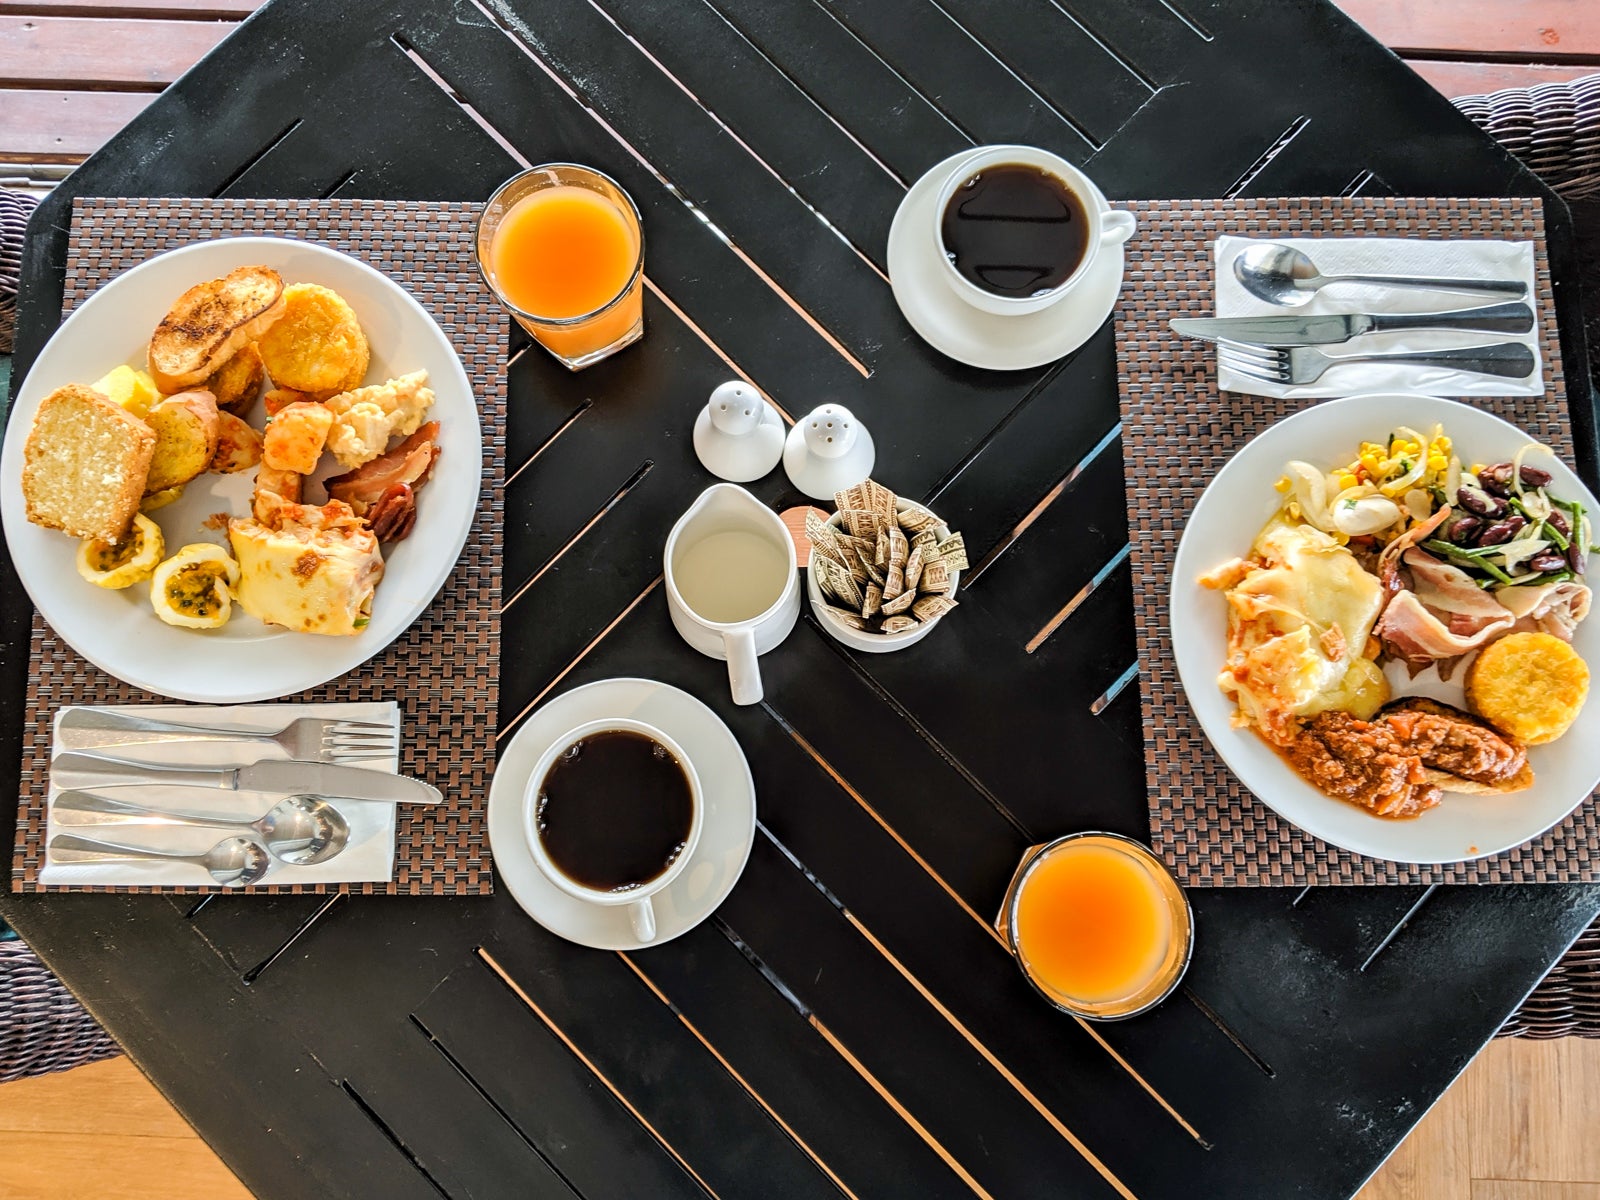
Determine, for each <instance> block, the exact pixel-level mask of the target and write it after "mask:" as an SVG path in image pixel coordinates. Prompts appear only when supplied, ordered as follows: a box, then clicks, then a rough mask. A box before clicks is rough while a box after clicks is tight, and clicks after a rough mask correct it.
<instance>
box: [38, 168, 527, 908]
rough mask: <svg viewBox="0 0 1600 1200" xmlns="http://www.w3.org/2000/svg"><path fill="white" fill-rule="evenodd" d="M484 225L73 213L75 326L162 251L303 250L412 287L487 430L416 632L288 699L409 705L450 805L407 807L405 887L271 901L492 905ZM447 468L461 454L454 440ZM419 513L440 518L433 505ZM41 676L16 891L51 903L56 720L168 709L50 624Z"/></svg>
mask: <svg viewBox="0 0 1600 1200" xmlns="http://www.w3.org/2000/svg"><path fill="white" fill-rule="evenodd" d="M476 221H477V206H476V205H471V204H454V203H451V204H445V203H409V202H406V203H401V202H389V201H367V200H322V201H301V200H283V201H274V200H145V199H138V200H124V199H92V200H82V199H80V200H76V201H74V202H73V217H72V235H71V244H70V247H69V249H68V255H67V274H66V296H65V300H64V305H63V307H64V310H65V311H70V310H71V309H72V308H74V307H75V306H76V305H78V304H80V303H81V302H82V301H84V300H85V299H87V298H88V297H89V295H90V294H92V293H93V292H94V291H95V290H96V289H97V288H99V287H101V286H103V285H104V284H105V283H107V282H108V281H110V280H111V279H112V278H114V277H115V276H117V275H119V274H121V273H122V272H123V271H126V270H127V269H128V268H130V267H133V266H136V265H137V264H139V263H141V262H143V261H145V260H146V259H148V258H150V257H152V256H153V255H156V254H159V253H161V252H162V251H164V250H171V249H174V248H175V247H178V246H184V245H189V244H190V243H193V242H203V241H209V240H211V239H214V238H221V237H246V236H260V235H266V236H274V237H293V238H296V239H298V240H301V241H307V242H316V243H318V244H321V245H324V246H329V247H331V248H333V249H335V250H340V251H343V252H344V253H346V254H349V255H352V256H353V257H355V258H359V259H361V260H362V261H363V262H366V263H368V264H370V265H371V266H373V267H376V268H377V269H378V270H380V271H382V272H383V273H384V274H385V275H387V276H389V278H391V279H393V280H395V281H396V282H397V283H399V284H401V285H402V286H403V287H405V288H406V290H407V291H409V292H410V293H411V294H412V295H413V296H415V297H416V298H417V300H418V301H419V302H420V303H421V304H422V306H423V308H425V309H427V310H428V312H429V314H430V315H431V316H432V317H433V319H434V320H435V321H437V322H438V323H439V326H440V328H442V329H443V330H444V332H445V336H446V337H448V338H449V339H450V343H451V345H452V346H454V347H455V350H456V353H457V354H459V355H460V356H461V361H462V364H463V365H464V366H465V367H466V371H467V376H468V378H469V379H470V380H471V381H472V388H473V393H474V395H475V397H476V400H477V405H478V415H479V418H480V420H481V421H482V424H483V483H482V490H481V492H480V496H479V503H478V512H477V517H476V519H475V521H474V523H473V526H472V530H471V532H470V533H469V534H468V535H467V544H466V547H465V548H464V549H463V550H462V552H461V559H460V561H459V562H458V563H457V564H456V568H455V570H454V571H453V572H452V573H451V575H450V578H449V579H448V580H447V581H446V582H445V585H444V587H443V588H442V589H441V590H440V592H439V594H438V596H436V597H435V598H434V600H433V603H431V604H430V605H429V606H428V607H427V609H426V610H425V611H424V612H423V614H422V615H421V616H420V617H418V618H417V620H416V621H415V622H414V623H413V624H412V626H411V627H410V628H409V629H407V630H406V631H405V632H404V633H403V634H401V635H400V637H399V638H397V639H396V640H395V641H394V642H392V643H391V644H390V645H389V646H388V647H387V648H386V649H385V650H383V651H382V652H381V653H379V654H378V655H376V656H375V657H374V658H372V659H370V660H368V661H367V662H366V663H364V664H363V665H362V666H360V667H358V668H356V669H355V670H353V671H350V672H348V673H347V674H345V675H341V676H340V677H338V678H337V679H334V680H332V681H330V682H329V683H326V684H323V685H322V686H321V687H316V688H312V689H310V690H308V691H305V692H301V693H298V694H297V695H295V696H290V697H284V699H286V700H295V701H300V702H313V701H350V700H395V701H397V702H398V703H399V705H400V709H401V712H402V713H403V714H404V715H403V725H402V744H401V754H400V769H401V770H402V771H404V772H406V773H408V774H412V775H418V776H421V777H422V778H424V779H427V780H428V781H429V782H431V783H433V784H434V785H436V786H437V787H438V788H440V789H441V790H442V791H443V792H444V795H445V801H444V803H443V804H440V805H437V806H433V807H427V808H421V807H412V808H407V809H405V810H404V811H403V812H402V813H401V814H400V822H399V829H398V833H397V845H396V855H395V875H394V879H393V880H392V881H391V882H389V883H387V884H382V883H358V884H346V885H337V884H327V885H303V884H296V885H287V886H261V887H257V888H254V889H252V890H254V891H279V892H333V891H353V892H360V893H364V894H374V893H376V894H383V893H389V894H394V895H481V894H485V893H487V892H489V891H490V890H491V889H492V883H493V876H492V873H491V869H490V859H489V845H488V837H487V833H486V828H485V822H484V816H485V805H486V803H487V799H488V794H489V777H490V775H491V774H492V773H493V771H494V732H495V723H496V719H497V707H498V702H499V688H500V682H499V680H500V676H499V658H500V653H499V651H500V562H501V556H500V531H501V527H502V525H503V521H502V519H501V516H502V511H503V497H502V486H503V484H504V468H503V463H504V458H505V454H504V451H505V418H506V388H505V356H506V345H507V337H506V320H505V317H504V316H503V313H502V310H501V309H500V307H499V305H498V304H497V303H496V302H495V300H494V298H493V297H492V296H491V295H490V294H489V292H488V291H487V289H486V288H485V287H484V284H483V281H482V278H481V276H480V275H479V273H478V268H477V261H476V258H475V254H474V239H475V234H476ZM197 282H198V281H197ZM94 373H97V372H91V374H94ZM444 453H446V454H448V453H450V446H449V443H448V441H446V443H445V445H444ZM421 502H422V503H424V504H426V503H427V491H426V490H424V491H423V493H422V496H421ZM28 666H29V670H28V711H29V712H30V713H31V714H32V721H31V723H30V724H29V725H28V726H27V727H26V728H25V730H24V732H23V747H22V792H21V796H20V799H19V802H18V812H17V838H16V849H15V855H14V857H13V860H12V875H11V887H12V890H13V891H36V890H39V889H38V885H37V878H38V871H39V867H40V865H41V858H42V855H43V853H44V846H43V838H44V828H45V815H44V800H45V791H46V781H47V779H48V776H49V764H50V722H51V717H52V714H54V712H55V711H56V710H57V709H58V708H60V707H61V706H62V705H66V704H142V703H156V702H163V701H162V698H161V697H158V696H155V695H153V694H151V693H149V692H146V691H144V690H142V689H140V688H136V687H132V686H130V685H128V684H125V683H123V682H121V681H120V680H117V679H113V678H112V677H111V676H109V675H107V674H105V673H104V672H103V671H101V670H100V669H99V668H97V667H94V666H91V665H90V664H89V663H88V662H86V661H85V660H84V659H83V658H81V657H79V655H78V654H77V653H76V652H75V651H74V650H72V648H71V647H69V646H68V645H67V644H66V643H65V642H63V641H61V640H60V639H59V638H58V637H56V635H55V633H54V631H53V630H51V628H50V627H49V626H48V625H47V624H45V622H44V621H43V619H42V618H40V616H39V615H38V613H37V612H35V613H34V618H33V640H32V644H31V647H30V651H29V660H28ZM52 890H61V889H52ZM72 890H83V891H116V892H148V891H157V890H160V891H169V890H180V889H169V888H161V889H156V888H147V887H114V888H82V889H72ZM181 890H190V889H181ZM194 890H203V889H194Z"/></svg>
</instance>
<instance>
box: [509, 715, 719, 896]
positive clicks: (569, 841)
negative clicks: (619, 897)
mask: <svg viewBox="0 0 1600 1200" xmlns="http://www.w3.org/2000/svg"><path fill="white" fill-rule="evenodd" d="M693 822H694V793H693V791H692V790H691V789H690V786H689V777H688V775H687V774H685V773H684V769H683V767H682V765H680V764H679V762H678V760H677V759H676V758H674V757H673V755H672V752H671V751H670V750H668V749H667V748H666V747H665V746H663V745H661V743H660V742H657V741H656V740H655V739H654V738H651V737H647V736H645V735H644V734H642V733H635V732H633V731H632V730H626V729H608V730H602V731H601V732H599V733H591V734H589V735H587V736H586V737H584V738H583V739H582V740H580V741H578V742H575V743H573V744H572V745H571V746H569V747H568V748H567V750H566V751H565V753H563V754H562V755H561V756H560V757H559V758H557V759H556V760H555V762H554V763H553V764H552V765H551V767H550V769H549V771H547V772H546V773H545V777H544V782H543V784H542V785H541V787H540V789H539V798H538V808H537V811H536V815H535V824H536V827H537V829H538V831H539V841H540V843H541V844H542V845H543V846H544V850H545V853H546V854H548V855H549V856H550V861H551V862H553V863H554V864H555V866H556V869H557V870H559V871H560V872H561V873H562V874H563V875H565V876H566V877H567V878H569V879H571V880H572V881H573V882H574V883H576V884H578V885H580V886H582V887H586V888H591V889H593V890H595V891H600V892H620V891H627V890H630V889H632V888H636V887H640V886H642V885H643V884H647V883H649V882H650V881H651V880H652V879H655V878H656V877H657V876H659V875H660V874H661V873H662V872H663V871H665V870H666V869H667V868H668V867H670V866H671V865H672V864H673V863H674V862H676V861H677V859H678V856H679V855H680V854H682V853H683V847H684V844H685V843H686V842H687V841H688V840H689V830H690V828H691V826H692V825H693Z"/></svg>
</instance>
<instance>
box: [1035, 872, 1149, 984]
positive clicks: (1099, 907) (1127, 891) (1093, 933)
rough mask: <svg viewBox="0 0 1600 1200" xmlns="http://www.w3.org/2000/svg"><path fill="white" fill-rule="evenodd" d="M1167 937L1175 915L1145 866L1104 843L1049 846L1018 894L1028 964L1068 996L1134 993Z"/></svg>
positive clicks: (1042, 980) (1146, 978)
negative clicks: (1049, 848) (1051, 847)
mask: <svg viewBox="0 0 1600 1200" xmlns="http://www.w3.org/2000/svg"><path fill="white" fill-rule="evenodd" d="M1171 937H1172V914H1171V912H1170V910H1169V909H1168V907H1167V902H1166V898H1165V897H1164V896H1163V895H1162V893H1161V891H1160V890H1159V888H1158V886H1157V884H1156V881H1155V879H1154V878H1152V877H1151V875H1150V872H1149V871H1147V870H1146V869H1145V868H1144V866H1143V865H1141V864H1140V863H1139V861H1138V860H1136V859H1134V858H1132V857H1131V856H1130V855H1128V854H1125V853H1123V852H1122V851H1120V850H1117V849H1114V848H1112V847H1110V846H1106V845H1104V844H1102V845H1095V844H1094V843H1093V842H1089V841H1082V842H1068V843H1066V844H1065V845H1063V846H1060V847H1058V848H1057V849H1055V850H1053V851H1051V852H1050V853H1048V854H1047V855H1046V856H1045V858H1044V860H1043V861H1042V862H1040V863H1038V864H1037V865H1036V866H1034V868H1033V870H1032V871H1031V872H1030V873H1029V875H1028V877H1027V878H1026V880H1024V882H1023V885H1022V894H1021V896H1020V897H1019V898H1018V901H1017V928H1016V939H1017V945H1018V947H1019V949H1020V950H1021V952H1022V957H1023V959H1024V960H1025V961H1026V964H1027V967H1028V969H1029V971H1030V972H1031V973H1032V975H1033V976H1034V978H1035V979H1036V980H1037V981H1038V982H1039V983H1040V984H1041V985H1042V986H1043V987H1044V988H1046V989H1047V990H1049V991H1053V992H1056V993H1057V994H1059V995H1061V996H1063V997H1065V998H1067V999H1071V1000H1077V1001H1081V1002H1085V1003H1095V1002H1097V1001H1107V1000H1117V999H1121V998H1123V997H1125V996H1129V995H1131V994H1133V993H1134V992H1135V991H1137V990H1138V989H1139V988H1140V987H1142V986H1144V985H1145V984H1146V983H1148V982H1149V981H1150V979H1151V978H1152V977H1153V976H1154V975H1155V974H1156V972H1157V971H1159V970H1160V969H1161V965H1162V961H1163V959H1164V958H1165V957H1166V953H1167V947H1168V944H1169V942H1170V940H1171Z"/></svg>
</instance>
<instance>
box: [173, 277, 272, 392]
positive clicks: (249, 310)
mask: <svg viewBox="0 0 1600 1200" xmlns="http://www.w3.org/2000/svg"><path fill="white" fill-rule="evenodd" d="M283 311H284V287H283V278H282V277H281V276H280V275H279V274H278V273H277V272H276V271H274V270H272V269H271V268H269V267H239V268H237V269H236V270H232V271H229V272H228V273H227V274H226V275H224V276H223V277H222V278H221V279H211V280H207V281H206V282H205V283H198V284H196V285H195V286H194V287H192V288H190V289H189V290H188V291H187V292H185V293H184V294H183V295H181V296H179V297H178V301H177V303H176V304H174V305H173V306H172V309H171V310H170V311H169V312H168V313H167V315H166V316H165V317H163V318H162V319H161V324H159V325H157V326H156V331H155V333H154V334H153V335H152V336H151V338H150V349H149V353H148V358H149V362H150V374H151V376H152V377H153V378H154V380H155V384H156V387H157V388H159V389H160V390H161V391H162V392H165V393H168V394H172V393H176V392H181V391H183V390H184V389H185V388H191V387H195V386H197V385H198V384H200V383H202V382H204V381H205V380H206V379H208V378H210V376H211V375H212V374H214V373H215V372H216V371H217V370H218V369H219V368H220V367H221V366H222V365H223V364H224V363H225V362H227V361H228V360H229V359H230V358H232V357H234V355H236V354H238V353H239V351H240V350H242V349H244V347H245V346H247V345H249V344H250V343H251V342H253V341H255V340H256V339H258V338H259V337H260V336H261V335H262V334H263V333H265V332H266V331H267V330H268V329H270V328H271V327H272V326H273V324H275V323H276V322H277V320H278V318H279V317H280V316H281V315H282V313H283Z"/></svg>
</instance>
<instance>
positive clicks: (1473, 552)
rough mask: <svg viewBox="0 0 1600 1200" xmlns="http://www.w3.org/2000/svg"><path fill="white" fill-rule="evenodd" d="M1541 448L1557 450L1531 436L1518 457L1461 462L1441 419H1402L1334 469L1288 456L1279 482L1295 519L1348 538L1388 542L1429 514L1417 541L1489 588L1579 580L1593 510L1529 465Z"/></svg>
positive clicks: (1286, 509) (1373, 544)
mask: <svg viewBox="0 0 1600 1200" xmlns="http://www.w3.org/2000/svg"><path fill="white" fill-rule="evenodd" d="M1535 451H1538V452H1543V453H1546V454H1548V453H1550V450H1549V448H1548V447H1546V446H1541V445H1539V444H1538V443H1537V442H1530V443H1528V444H1527V445H1525V446H1523V447H1522V449H1521V450H1519V451H1517V455H1516V457H1515V459H1513V460H1512V461H1511V462H1501V463H1492V464H1485V463H1474V464H1472V466H1470V467H1467V468H1463V466H1462V464H1461V460H1460V458H1458V457H1457V456H1456V454H1455V451H1454V448H1453V447H1452V445H1451V441H1450V438H1449V436H1448V435H1447V434H1446V433H1445V432H1444V427H1443V426H1442V425H1435V426H1434V427H1433V430H1432V432H1431V433H1428V434H1423V433H1421V432H1419V431H1417V430H1415V429H1410V428H1407V427H1406V426H1401V427H1399V428H1398V429H1396V430H1395V431H1394V432H1393V433H1392V434H1391V435H1390V436H1389V438H1388V440H1387V441H1383V442H1362V443H1361V447H1360V450H1359V452H1358V453H1357V455H1356V457H1355V459H1354V460H1352V461H1351V462H1349V463H1346V464H1345V465H1344V466H1342V467H1335V468H1334V469H1333V470H1331V471H1327V472H1324V471H1321V470H1319V469H1318V468H1316V467H1314V466H1312V465H1311V464H1310V463H1306V462H1299V461H1295V462H1291V463H1289V464H1287V466H1286V467H1285V468H1284V475H1283V478H1281V479H1279V480H1278V483H1277V490H1278V492H1279V493H1280V494H1282V496H1283V498H1284V499H1283V511H1284V513H1285V514H1286V515H1287V516H1288V517H1289V518H1290V519H1291V520H1295V521H1304V522H1306V523H1307V524H1309V525H1313V526H1315V527H1316V528H1318V529H1320V530H1322V531H1323V532H1324V533H1329V534H1332V535H1333V536H1334V537H1335V538H1337V539H1338V540H1339V541H1340V542H1341V543H1348V542H1351V541H1355V542H1358V543H1361V544H1363V545H1366V546H1368V547H1371V548H1374V549H1381V548H1382V547H1383V546H1385V545H1387V544H1388V543H1389V542H1392V541H1393V540H1394V539H1395V538H1397V537H1399V536H1400V535H1402V534H1404V533H1405V532H1407V531H1408V530H1409V529H1411V528H1412V527H1413V526H1415V525H1421V524H1425V523H1426V524H1428V526H1429V528H1427V529H1426V530H1424V531H1419V533H1422V534H1423V535H1424V536H1422V539H1421V540H1420V541H1419V542H1418V543H1417V544H1418V545H1420V546H1421V547H1422V548H1423V549H1425V550H1427V551H1429V552H1430V553H1431V554H1433V555H1435V556H1436V557H1438V558H1441V559H1443V560H1444V561H1446V562H1448V563H1450V564H1451V565H1452V566H1455V567H1458V568H1460V569H1461V570H1463V571H1465V572H1466V573H1467V574H1468V575H1470V576H1472V578H1473V580H1474V581H1475V582H1476V583H1477V584H1478V585H1479V586H1480V587H1483V588H1486V589H1493V588H1501V587H1510V586H1513V585H1522V584H1529V583H1537V584H1546V583H1561V582H1566V581H1569V580H1574V579H1576V578H1577V577H1579V576H1581V575H1582V574H1583V573H1584V570H1585V564H1586V560H1587V557H1588V554H1589V552H1590V550H1592V549H1594V547H1592V546H1590V541H1591V537H1592V527H1591V525H1590V521H1589V515H1588V513H1587V512H1586V511H1585V510H1584V507H1583V505H1582V504H1580V503H1579V502H1577V501H1576V500H1563V499H1560V498H1559V497H1556V496H1552V495H1551V494H1550V493H1549V490H1548V489H1549V485H1550V473H1549V472H1548V471H1544V470H1541V469H1540V468H1538V467H1532V466H1525V465H1524V464H1523V459H1524V458H1525V457H1526V456H1527V455H1528V454H1529V453H1531V452H1535ZM1441 509H1449V510H1450V511H1449V512H1448V514H1445V513H1441V512H1440V510H1441Z"/></svg>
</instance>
